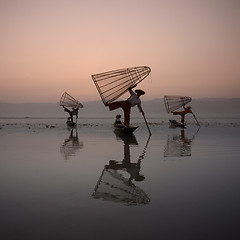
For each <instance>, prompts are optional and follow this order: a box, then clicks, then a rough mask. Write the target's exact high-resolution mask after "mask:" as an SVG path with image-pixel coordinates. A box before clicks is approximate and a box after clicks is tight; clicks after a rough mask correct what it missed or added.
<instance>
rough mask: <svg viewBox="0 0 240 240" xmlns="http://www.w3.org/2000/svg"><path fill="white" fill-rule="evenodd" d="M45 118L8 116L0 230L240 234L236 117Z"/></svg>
mask: <svg viewBox="0 0 240 240" xmlns="http://www.w3.org/2000/svg"><path fill="white" fill-rule="evenodd" d="M41 121H42V120H39V121H36V120H33V121H32V122H30V123H26V120H25V122H24V121H23V122H21V121H19V120H15V122H17V123H15V122H14V121H12V122H11V123H10V124H9V125H7V124H6V122H7V120H4V121H3V122H2V127H1V130H0V142H1V144H0V152H1V160H0V164H1V168H0V191H1V195H0V210H1V217H0V224H1V233H0V234H1V235H2V236H4V238H2V239H5V240H7V239H11V240H12V239H34V240H36V239H114V240H116V239H237V236H238V237H239V230H238V225H239V217H240V188H239V183H240V173H239V169H240V158H239V155H240V128H239V127H234V126H232V125H227V126H225V125H222V126H219V125H218V124H210V125H209V124H203V126H202V127H201V128H198V127H197V126H196V125H195V124H191V125H189V126H188V127H187V128H186V129H181V128H169V127H168V125H167V124H150V128H151V131H152V136H151V137H149V134H148V131H147V129H146V126H145V125H144V124H140V126H139V128H138V129H137V130H136V131H135V132H134V134H133V135H130V136H126V135H121V134H119V133H117V132H114V129H113V128H112V125H111V124H110V123H108V122H107V123H105V124H104V123H103V124H97V125H96V124H95V123H93V124H90V123H89V121H87V120H85V123H84V124H81V123H79V125H78V127H77V128H74V129H68V128H67V127H66V126H65V124H62V125H61V123H60V122H61V120H58V121H59V125H57V127H56V126H54V125H52V122H54V121H55V120H47V124H46V122H45V123H44V124H42V123H41ZM48 121H49V122H48ZM104 121H105V120H104ZM104 121H103V122H104ZM233 237H234V238H233Z"/></svg>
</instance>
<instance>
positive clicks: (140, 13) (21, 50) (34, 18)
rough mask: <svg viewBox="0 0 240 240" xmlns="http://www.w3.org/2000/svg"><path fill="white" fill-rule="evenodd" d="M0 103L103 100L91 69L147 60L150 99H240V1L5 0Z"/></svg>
mask: <svg viewBox="0 0 240 240" xmlns="http://www.w3.org/2000/svg"><path fill="white" fill-rule="evenodd" d="M0 32H1V37H0V83H1V88H0V102H13V103H18V102H57V101H59V99H60V97H61V95H62V93H63V92H64V91H67V92H69V93H70V94H71V95H73V96H74V97H75V98H77V99H78V100H79V101H87V100H100V97H99V94H98V92H97V90H96V87H95V85H94V84H93V81H92V78H91V75H92V74H95V73H100V72H104V71H109V70H115V69H119V68H125V67H134V66H141V65H146V66H149V67H151V69H152V73H151V75H150V76H149V77H148V78H147V79H145V80H144V81H143V82H141V84H139V86H138V87H139V88H142V89H144V90H145V91H146V95H145V96H144V97H143V98H142V99H143V100H150V99H154V98H162V97H163V96H164V95H172V94H177V95H187V96H191V97H193V98H201V97H224V98H232V97H240V1H239V0H224V1H223V0H201V1H199V0H175V1H174V0H118V1H117V0H116V1H115V0H87V1H86V0H84V1H81V0H0Z"/></svg>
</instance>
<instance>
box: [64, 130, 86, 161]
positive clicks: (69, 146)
mask: <svg viewBox="0 0 240 240" xmlns="http://www.w3.org/2000/svg"><path fill="white" fill-rule="evenodd" d="M73 131H75V134H74V133H73ZM82 148H83V142H79V141H78V132H77V128H71V131H70V136H69V138H67V139H65V140H64V143H63V144H62V145H61V147H60V152H61V153H62V155H63V157H64V158H65V160H68V158H69V157H71V156H73V155H75V153H76V152H77V150H79V149H82Z"/></svg>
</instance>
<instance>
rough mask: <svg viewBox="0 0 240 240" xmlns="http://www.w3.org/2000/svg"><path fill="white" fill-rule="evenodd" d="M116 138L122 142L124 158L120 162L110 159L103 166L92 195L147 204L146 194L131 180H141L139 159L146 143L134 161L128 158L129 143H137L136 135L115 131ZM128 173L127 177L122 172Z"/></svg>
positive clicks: (131, 203)
mask: <svg viewBox="0 0 240 240" xmlns="http://www.w3.org/2000/svg"><path fill="white" fill-rule="evenodd" d="M115 134H116V137H117V139H121V140H122V141H123V142H124V158H123V160H122V161H121V162H118V161H116V160H110V161H109V164H108V165H106V166H104V169H103V171H102V174H101V176H100V178H99V180H98V182H97V184H96V187H95V189H94V193H93V197H94V198H96V199H99V198H100V199H103V200H106V201H112V202H122V203H124V204H125V205H138V204H148V203H149V202H150V199H149V197H148V196H147V194H146V193H145V192H144V191H143V190H142V189H140V188H139V187H137V186H136V185H135V184H134V183H133V182H132V181H133V180H134V181H139V182H140V181H143V180H144V179H145V177H144V175H143V174H140V169H141V161H142V160H143V159H144V155H145V153H146V149H147V145H148V142H149V139H150V137H149V139H148V141H147V143H146V146H145V148H144V150H143V153H142V154H141V156H139V158H138V161H137V162H136V163H132V162H131V159H130V145H133V146H134V145H138V142H137V140H136V137H135V136H134V135H133V134H130V135H124V134H121V133H118V132H115ZM126 173H127V174H128V177H126V176H124V174H126Z"/></svg>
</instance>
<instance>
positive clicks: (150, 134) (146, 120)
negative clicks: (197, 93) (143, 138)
mask: <svg viewBox="0 0 240 240" xmlns="http://www.w3.org/2000/svg"><path fill="white" fill-rule="evenodd" d="M141 112H142V115H143V118H144V121H145V123H146V125H147V129H148V132H149V134H150V136H151V135H152V133H151V131H150V128H149V126H148V123H147V120H146V117H145V114H144V112H143V110H142V108H141Z"/></svg>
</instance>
